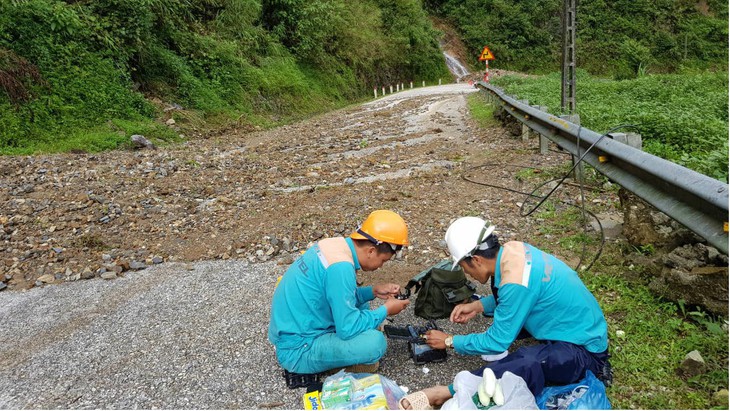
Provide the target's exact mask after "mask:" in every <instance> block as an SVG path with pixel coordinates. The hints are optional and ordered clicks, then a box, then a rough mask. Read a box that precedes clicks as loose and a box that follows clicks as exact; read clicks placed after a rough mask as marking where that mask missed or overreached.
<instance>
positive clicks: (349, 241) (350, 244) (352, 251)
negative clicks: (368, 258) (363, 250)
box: [345, 237, 360, 270]
mask: <svg viewBox="0 0 730 411" xmlns="http://www.w3.org/2000/svg"><path fill="white" fill-rule="evenodd" d="M345 242H346V243H347V246H348V247H350V254H352V262H353V264H355V270H359V269H360V261H359V260H358V259H357V251H355V243H354V242H353V241H352V238H350V237H345Z"/></svg>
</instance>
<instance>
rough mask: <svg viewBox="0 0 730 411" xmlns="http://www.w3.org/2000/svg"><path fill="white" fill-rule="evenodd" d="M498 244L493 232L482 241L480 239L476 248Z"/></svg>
mask: <svg viewBox="0 0 730 411" xmlns="http://www.w3.org/2000/svg"><path fill="white" fill-rule="evenodd" d="M498 245H499V241H497V236H495V235H494V234H490V235H489V237H487V238H485V239H484V241H482V242H481V243H480V244H479V245H478V246H477V250H488V249H490V248H492V247H496V246H498Z"/></svg>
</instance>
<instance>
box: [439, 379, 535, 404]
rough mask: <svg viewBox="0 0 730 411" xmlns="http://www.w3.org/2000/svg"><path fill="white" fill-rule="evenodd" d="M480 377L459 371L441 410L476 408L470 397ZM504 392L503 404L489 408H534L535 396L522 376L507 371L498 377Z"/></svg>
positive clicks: (475, 390)
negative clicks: (451, 390) (452, 392)
mask: <svg viewBox="0 0 730 411" xmlns="http://www.w3.org/2000/svg"><path fill="white" fill-rule="evenodd" d="M481 382H482V377H479V376H476V375H474V374H472V373H470V372H469V371H461V372H460V373H458V374H456V377H454V391H456V393H455V394H454V397H453V398H451V399H450V400H448V401H446V402H445V403H444V404H443V405H442V406H441V409H442V410H476V409H477V406H476V404H474V402H473V401H472V399H471V397H472V396H473V395H474V393H476V392H477V387H479V384H481ZM499 383H500V385H501V386H502V392H503V393H504V405H502V406H494V407H491V408H490V409H489V410H490V411H491V410H536V409H538V408H537V404H536V403H535V396H534V395H532V392H530V389H529V388H527V383H526V382H525V380H523V379H522V377H518V376H517V375H515V374H512V373H511V372H509V371H507V372H505V373H504V375H502V378H500V379H499Z"/></svg>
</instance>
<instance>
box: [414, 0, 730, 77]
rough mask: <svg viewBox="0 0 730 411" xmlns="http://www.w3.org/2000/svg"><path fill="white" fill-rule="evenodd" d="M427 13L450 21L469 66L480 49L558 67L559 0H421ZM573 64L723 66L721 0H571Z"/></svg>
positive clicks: (526, 68)
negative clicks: (574, 43)
mask: <svg viewBox="0 0 730 411" xmlns="http://www.w3.org/2000/svg"><path fill="white" fill-rule="evenodd" d="M424 3H425V6H426V8H427V9H428V10H429V12H430V13H433V14H435V15H438V16H439V17H441V18H442V19H445V20H446V21H448V22H449V23H450V24H452V25H453V26H455V28H456V30H457V31H458V32H459V33H460V35H461V39H462V40H463V42H464V43H465V44H466V46H467V48H468V49H469V52H470V53H471V55H473V56H474V59H473V60H472V61H469V62H467V63H469V64H471V65H472V68H473V69H480V68H481V67H483V63H480V62H478V61H477V56H479V52H480V51H481V50H482V48H483V47H484V46H489V48H490V50H491V51H492V52H493V53H494V55H495V58H496V59H495V60H494V61H492V62H490V63H489V65H490V67H494V68H501V69H507V70H514V71H521V72H529V73H542V74H545V73H550V72H553V71H557V70H560V62H561V50H562V37H561V34H562V29H561V20H560V16H561V13H562V5H563V1H562V0H425V1H424ZM576 38H577V43H578V44H577V58H578V66H579V67H581V68H583V69H585V70H588V71H589V72H591V73H593V74H600V75H603V76H610V77H615V78H619V79H622V78H634V77H636V75H637V74H639V73H677V72H680V73H684V72H696V71H704V70H724V71H727V65H728V63H727V62H728V3H727V1H723V0H701V1H675V0H612V1H606V0H582V1H579V2H577V11H576Z"/></svg>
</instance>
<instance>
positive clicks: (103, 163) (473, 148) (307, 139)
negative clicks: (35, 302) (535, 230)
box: [0, 84, 565, 290]
mask: <svg viewBox="0 0 730 411" xmlns="http://www.w3.org/2000/svg"><path fill="white" fill-rule="evenodd" d="M474 91H476V89H474V88H472V87H470V86H468V85H467V84H455V85H444V86H439V87H427V88H419V89H413V90H406V91H404V92H401V93H396V94H391V95H388V96H387V97H384V98H380V99H378V100H375V101H373V102H370V103H367V104H364V105H359V106H354V107H351V108H348V109H343V110H339V111H336V112H332V113H329V114H326V115H323V116H320V117H317V118H314V119H311V120H308V121H304V122H301V123H296V124H293V125H289V126H285V127H281V128H277V129H273V130H268V131H264V132H258V133H247V134H241V135H236V134H233V135H227V136H221V137H211V138H208V139H200V140H195V141H190V142H188V143H186V144H184V145H182V146H174V147H166V148H162V149H158V150H141V151H115V152H108V153H102V154H93V155H91V154H65V155H52V156H36V157H3V158H2V159H0V238H1V239H2V241H1V242H0V272H1V273H2V274H3V276H0V281H3V284H7V288H6V289H7V290H19V289H28V288H31V287H34V286H41V285H44V284H47V283H62V282H68V281H78V280H82V279H86V278H94V277H99V276H104V277H105V278H114V277H115V276H119V275H124V272H127V271H128V270H134V269H139V268H142V267H145V266H149V265H152V264H156V263H159V262H161V261H170V262H174V261H183V262H191V261H198V260H207V259H224V260H226V259H241V260H245V261H249V262H257V261H268V260H275V261H280V262H281V263H283V264H285V263H287V262H289V261H291V258H292V255H296V253H297V251H298V250H301V249H304V248H306V246H307V244H309V243H310V242H312V241H315V240H317V239H319V238H321V237H326V236H332V235H341V234H348V233H349V232H350V231H351V230H352V229H353V227H355V226H356V225H357V224H358V223H359V222H361V221H362V219H364V217H365V216H367V214H368V213H369V212H370V211H372V210H374V209H378V208H389V209H393V210H396V211H397V212H399V213H401V214H402V215H403V216H404V217H405V218H406V220H407V221H408V222H409V224H410V230H411V242H412V246H411V249H410V253H409V256H407V257H406V260H407V262H408V263H412V264H413V269H414V270H416V269H417V268H418V267H420V266H421V265H422V263H424V262H427V261H429V260H432V259H433V257H435V256H437V255H438V254H439V253H441V247H440V245H439V240H440V239H441V238H442V235H443V233H444V231H445V229H446V227H447V226H448V223H449V222H450V220H451V219H453V218H455V217H457V216H459V215H462V214H465V213H467V214H481V215H483V216H485V217H488V218H491V219H492V220H494V221H495V222H496V223H497V224H498V225H499V228H500V230H501V234H502V235H503V236H505V237H506V238H507V239H509V237H510V236H512V235H513V234H514V233H515V231H517V230H519V229H520V228H521V227H522V226H523V223H521V222H519V218H517V219H516V218H515V213H516V211H517V208H518V207H517V206H516V205H515V204H516V203H518V202H519V201H521V200H520V199H519V196H516V195H511V194H510V193H508V192H505V191H500V190H491V191H490V189H487V188H485V187H481V186H477V185H474V184H471V183H468V182H466V181H464V180H462V179H461V173H462V171H463V170H464V169H465V168H466V167H467V166H468V165H472V164H480V163H481V162H483V161H485V160H486V159H490V161H496V162H499V163H513V164H525V165H528V166H529V165H533V166H536V165H543V166H544V165H545V164H555V163H556V162H560V161H564V160H565V156H561V155H557V154H552V153H551V155H549V156H537V155H536V154H535V151H536V150H535V148H536V143H535V142H534V141H533V142H530V143H523V142H521V141H519V140H517V139H515V138H513V137H511V136H508V135H506V133H505V132H504V131H503V130H502V129H501V128H493V129H480V128H478V127H474V126H473V125H472V124H471V122H470V120H469V116H468V113H467V108H466V105H465V96H466V95H467V94H469V93H472V92H474ZM511 171H514V170H507V169H504V168H502V169H496V170H494V169H493V170H490V171H489V172H488V173H489V174H491V175H490V176H489V178H493V179H495V180H497V181H501V182H506V183H509V184H515V183H516V184H518V185H519V181H518V180H516V179H515V178H514V176H513V175H512V174H513V173H512V172H511ZM508 180H509V181H508ZM433 254H435V256H434V255H433ZM0 287H2V285H0Z"/></svg>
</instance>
